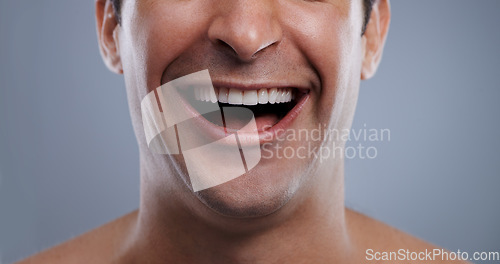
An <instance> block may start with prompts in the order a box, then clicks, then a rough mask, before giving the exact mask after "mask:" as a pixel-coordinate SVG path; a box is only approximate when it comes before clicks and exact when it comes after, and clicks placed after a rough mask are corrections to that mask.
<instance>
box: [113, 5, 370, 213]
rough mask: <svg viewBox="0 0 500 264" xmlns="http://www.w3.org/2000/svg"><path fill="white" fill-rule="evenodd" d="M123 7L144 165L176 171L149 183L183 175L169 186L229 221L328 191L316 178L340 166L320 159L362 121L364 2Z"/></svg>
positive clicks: (123, 43) (122, 36)
mask: <svg viewBox="0 0 500 264" xmlns="http://www.w3.org/2000/svg"><path fill="white" fill-rule="evenodd" d="M125 3H126V6H125V8H124V13H123V14H122V21H123V25H122V27H121V29H120V33H119V40H120V49H121V55H122V61H123V65H124V73H125V79H126V84H127V89H128V95H129V101H130V104H131V112H132V117H133V120H134V127H135V129H136V134H137V136H138V140H139V145H140V146H141V151H142V152H143V153H142V154H143V156H144V157H147V158H146V161H144V162H146V164H144V165H145V166H156V165H158V164H163V165H164V166H168V167H170V168H175V170H174V171H176V172H177V173H176V174H177V175H174V176H172V175H168V176H167V175H154V176H153V178H154V180H153V181H150V184H152V185H155V184H158V183H164V181H165V180H166V179H168V178H170V177H178V178H180V179H182V181H172V183H171V185H179V183H181V184H183V185H185V186H171V188H186V187H187V188H188V189H189V190H191V191H192V193H193V196H195V197H197V198H198V199H199V200H200V201H201V202H202V204H204V205H205V206H207V207H209V208H211V209H213V210H214V211H215V212H217V213H219V214H221V215H224V216H230V217H259V216H265V215H268V214H271V213H273V212H276V211H277V210H279V209H280V208H282V207H283V206H284V205H285V204H287V203H289V201H290V200H291V199H292V198H293V197H295V196H297V195H304V196H307V195H312V194H311V193H310V192H311V190H314V186H319V185H321V184H324V182H325V180H324V178H325V176H324V175H315V173H314V171H316V170H317V167H318V166H330V165H331V164H332V163H335V162H338V161H340V160H342V158H341V157H340V156H339V155H340V154H339V155H337V156H335V155H333V156H329V158H328V159H322V157H321V156H320V151H322V148H324V147H325V146H327V148H330V149H331V150H333V149H334V148H335V144H337V147H342V146H343V142H342V140H341V139H338V138H334V139H333V141H330V142H327V143H325V142H326V139H330V140H331V139H332V137H331V136H329V133H331V132H332V131H340V130H343V129H347V128H349V126H350V122H351V120H352V116H353V113H354V108H355V102H356V97H357V89H358V86H359V76H360V73H359V72H360V62H361V37H360V30H361V21H362V19H361V17H362V15H361V5H360V4H356V3H353V1H347V0H346V1H330V2H329V1H325V2H321V3H316V2H309V1H284V0H282V1H264V0H262V1H230V2H227V1H226V2H224V3H220V2H219V1H215V0H212V1H210V0H205V1H202V0H196V1H156V2H153V1H151V3H148V4H145V3H143V1H128V2H125ZM188 17H189V18H188ZM148 96H149V97H148ZM148 100H149V101H148ZM146 119H147V120H149V121H147V120H146ZM145 120H146V121H145ZM166 153H169V154H166ZM148 159H150V160H151V162H150V164H148ZM325 164H326V165H325ZM328 164H330V165H328ZM330 176H331V177H333V175H330ZM326 177H328V176H326ZM155 182H156V183H155ZM166 184H170V183H168V182H167V183H166ZM304 186H308V187H307V188H305V187H304ZM311 186H312V187H311ZM153 189H154V188H153ZM158 189H161V188H158ZM305 189H308V190H309V191H308V192H306V191H304V192H302V191H301V190H305ZM158 191H161V190H158Z"/></svg>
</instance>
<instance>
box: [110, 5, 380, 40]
mask: <svg viewBox="0 0 500 264" xmlns="http://www.w3.org/2000/svg"><path fill="white" fill-rule="evenodd" d="M375 1H376V0H363V5H364V9H365V10H364V11H365V14H364V22H363V28H362V29H361V35H363V34H365V31H366V26H367V24H368V21H369V20H370V14H371V13H372V7H373V4H374V3H375ZM111 2H112V3H113V9H114V10H115V15H116V20H117V21H118V23H119V24H121V16H120V9H121V2H122V1H121V0H111Z"/></svg>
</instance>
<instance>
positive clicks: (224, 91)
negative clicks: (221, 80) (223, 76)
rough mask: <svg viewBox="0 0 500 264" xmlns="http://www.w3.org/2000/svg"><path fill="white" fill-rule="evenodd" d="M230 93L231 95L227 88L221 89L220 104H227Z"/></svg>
mask: <svg viewBox="0 0 500 264" xmlns="http://www.w3.org/2000/svg"><path fill="white" fill-rule="evenodd" d="M228 93H229V90H228V89H227V88H220V89H219V102H221V103H227V96H228Z"/></svg>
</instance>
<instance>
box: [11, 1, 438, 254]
mask: <svg viewBox="0 0 500 264" xmlns="http://www.w3.org/2000/svg"><path fill="white" fill-rule="evenodd" d="M186 14H190V15H189V16H186ZM362 18H363V11H362V1H348V0H325V1H316V2H315V1H301V0H300V1H299V0H275V1H271V0H254V1H243V0H234V1H215V0H192V1H180V0H166V1H158V0H141V1H138V0H137V1H135V0H125V1H124V3H123V8H122V24H121V25H118V24H117V22H116V20H115V18H114V14H113V8H112V5H111V3H110V2H109V1H107V0H97V1H96V21H97V32H98V38H99V46H100V49H101V55H102V57H103V59H104V62H105V63H106V65H107V66H108V68H109V69H110V70H111V71H113V72H115V73H119V74H124V78H125V82H126V87H127V94H128V100H129V105H130V111H131V117H132V122H133V126H134V130H135V133H136V136H137V140H138V144H139V150H140V154H141V203H140V208H139V210H137V211H135V212H132V213H130V214H128V215H126V216H124V217H122V218H120V219H118V220H116V221H113V222H111V223H109V224H106V225H104V226H102V227H100V228H98V229H96V230H93V231H91V232H89V233H87V234H85V235H83V236H80V237H78V238H76V239H74V240H72V241H69V242H66V243H64V244H62V245H60V246H58V247H55V248H53V249H50V250H48V251H45V252H43V253H41V254H39V255H36V256H34V257H31V258H29V259H27V260H25V261H23V262H20V263H47V262H50V263H351V262H352V263H360V262H366V260H365V256H366V255H365V251H366V249H368V248H371V249H374V250H375V251H397V250H398V249H400V248H405V249H410V250H413V251H424V250H425V249H431V250H432V249H433V248H435V247H434V246H432V245H430V244H427V243H425V242H423V241H420V240H418V239H416V238H413V237H411V236H409V235H407V234H404V233H402V232H400V231H398V230H395V229H393V228H391V227H388V226H386V225H384V224H382V223H380V222H378V221H376V220H373V219H371V218H368V217H366V216H363V215H361V214H358V213H355V212H352V211H350V210H349V209H346V208H345V206H344V183H343V179H344V170H343V168H344V161H343V159H342V158H340V157H339V156H337V158H334V157H331V158H330V159H329V160H327V161H323V162H321V161H320V160H318V159H315V158H302V159H299V158H295V159H277V158H270V159H265V160H262V161H261V162H260V163H259V165H258V166H257V167H256V168H255V169H253V170H251V171H250V172H248V173H246V174H245V175H243V176H241V177H239V178H237V179H235V180H232V181H230V182H228V183H225V184H222V185H219V186H216V187H213V188H210V189H207V190H204V191H201V192H197V193H194V192H192V191H191V189H190V186H189V184H187V183H186V178H187V175H186V174H185V173H184V172H185V167H184V165H183V160H182V157H181V156H179V155H171V156H167V155H155V154H153V153H151V151H149V149H148V148H147V145H146V142H145V136H144V130H143V127H142V119H141V110H140V102H141V100H142V98H144V96H145V95H146V94H148V93H149V92H150V91H152V90H153V89H155V88H157V87H158V86H160V85H162V84H164V83H166V82H168V81H170V80H173V79H175V78H178V77H181V76H184V75H186V74H189V73H192V72H195V71H199V70H203V69H209V71H210V74H211V77H212V78H213V79H216V80H219V81H230V82H237V83H242V84H250V83H266V84H271V85H274V84H277V83H280V84H282V83H283V82H284V83H285V84H287V85H289V86H301V87H306V88H307V89H309V90H310V92H309V96H310V98H309V99H308V102H307V103H306V105H305V106H304V108H303V110H302V111H301V112H300V114H299V116H298V117H297V118H296V119H295V120H294V122H293V123H292V124H291V128H292V129H309V130H311V129H314V128H317V127H318V124H321V125H324V126H327V127H329V128H331V129H339V130H341V129H345V128H350V126H351V122H352V119H353V115H354V111H355V107H356V101H357V96H358V90H359V83H360V80H363V79H369V78H371V77H372V76H373V75H374V74H375V72H376V70H377V67H378V65H379V63H380V60H381V57H382V51H383V47H384V43H385V39H386V36H387V32H388V29H389V21H390V7H389V0H379V1H378V2H377V3H376V4H375V6H374V8H373V12H372V17H371V20H370V23H369V24H368V27H367V30H366V33H365V34H364V35H361V29H362V22H363V19H362ZM307 143H308V142H305V141H293V142H288V141H281V142H273V143H272V144H281V147H292V148H295V149H297V148H298V147H301V146H304V144H307ZM327 143H328V142H321V141H320V142H312V144H314V146H315V147H320V146H326V147H329V145H328V144H327ZM335 143H336V144H337V145H340V146H343V145H344V144H345V142H342V141H336V142H335ZM390 263H395V261H392V262H390Z"/></svg>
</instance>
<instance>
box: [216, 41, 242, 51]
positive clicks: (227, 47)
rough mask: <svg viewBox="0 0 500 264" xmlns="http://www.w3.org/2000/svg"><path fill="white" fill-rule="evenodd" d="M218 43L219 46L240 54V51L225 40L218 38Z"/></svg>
mask: <svg viewBox="0 0 500 264" xmlns="http://www.w3.org/2000/svg"><path fill="white" fill-rule="evenodd" d="M216 44H217V46H219V47H221V48H222V49H225V50H230V51H231V53H233V55H238V52H237V51H236V50H235V49H234V48H233V47H232V46H231V45H229V43H227V42H225V41H224V40H222V39H218V40H217V41H216Z"/></svg>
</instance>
